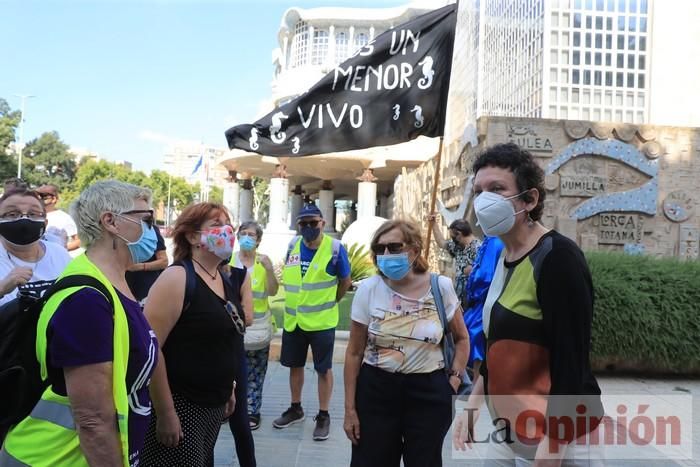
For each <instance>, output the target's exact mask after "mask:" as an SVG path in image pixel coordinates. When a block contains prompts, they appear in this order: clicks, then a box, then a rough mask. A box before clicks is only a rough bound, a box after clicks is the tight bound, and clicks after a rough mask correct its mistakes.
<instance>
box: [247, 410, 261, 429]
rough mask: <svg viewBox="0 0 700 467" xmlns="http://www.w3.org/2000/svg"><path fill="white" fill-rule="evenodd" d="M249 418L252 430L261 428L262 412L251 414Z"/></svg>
mask: <svg viewBox="0 0 700 467" xmlns="http://www.w3.org/2000/svg"><path fill="white" fill-rule="evenodd" d="M248 420H249V423H250V431H255V430H257V429H258V428H260V414H249V415H248Z"/></svg>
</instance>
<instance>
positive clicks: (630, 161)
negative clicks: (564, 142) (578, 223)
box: [545, 138, 659, 220]
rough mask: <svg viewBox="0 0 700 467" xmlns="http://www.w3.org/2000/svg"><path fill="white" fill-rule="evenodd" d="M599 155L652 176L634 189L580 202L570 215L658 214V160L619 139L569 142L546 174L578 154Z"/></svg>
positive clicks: (579, 216)
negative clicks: (650, 158) (609, 213)
mask: <svg viewBox="0 0 700 467" xmlns="http://www.w3.org/2000/svg"><path fill="white" fill-rule="evenodd" d="M588 155H592V156H600V157H607V158H609V159H613V160H616V161H620V162H622V163H624V164H626V165H628V166H630V167H634V168H635V169H637V170H639V171H640V172H642V173H644V174H646V175H648V176H650V177H651V180H649V181H648V182H647V183H646V184H644V185H642V186H641V187H639V188H635V189H634V190H629V191H623V192H620V193H610V194H607V195H600V196H596V197H595V198H591V199H589V200H587V201H585V202H583V203H582V204H580V205H579V206H578V207H577V208H576V209H575V210H574V211H573V212H572V213H571V217H572V218H574V219H577V220H581V219H586V218H588V217H591V216H594V215H596V214H600V213H601V212H641V213H644V214H649V215H652V216H653V215H655V214H656V200H657V198H658V195H659V184H658V180H657V177H658V174H659V165H658V161H656V160H649V159H647V158H646V157H644V154H642V153H641V152H640V151H639V150H638V149H637V148H636V147H634V146H633V145H631V144H627V143H624V142H622V141H618V140H599V139H596V138H583V139H580V140H578V141H575V142H573V143H571V144H570V145H568V146H567V147H566V148H564V150H563V151H562V152H561V153H560V154H559V155H558V156H557V157H556V158H554V160H552V162H550V164H549V165H548V166H547V169H546V170H545V173H546V174H547V175H551V174H553V173H554V172H555V171H557V170H559V169H560V168H561V166H563V165H564V164H566V163H567V162H569V161H570V160H572V159H575V158H576V157H579V156H588Z"/></svg>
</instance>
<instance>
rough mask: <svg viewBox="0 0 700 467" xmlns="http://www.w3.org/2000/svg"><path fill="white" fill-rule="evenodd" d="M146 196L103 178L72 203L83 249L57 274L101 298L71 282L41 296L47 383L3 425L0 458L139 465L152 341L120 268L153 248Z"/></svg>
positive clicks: (17, 462)
mask: <svg viewBox="0 0 700 467" xmlns="http://www.w3.org/2000/svg"><path fill="white" fill-rule="evenodd" d="M150 201H151V192H150V190H148V189H146V188H140V187H137V186H134V185H130V184H127V183H122V182H118V181H114V180H108V181H100V182H96V183H94V184H93V185H91V186H90V187H88V188H87V189H86V190H85V191H83V192H82V193H81V194H80V197H79V198H78V200H77V201H76V202H75V203H74V204H73V206H72V209H71V211H72V212H71V214H72V216H73V219H74V220H75V222H76V224H77V227H78V235H79V236H80V241H81V244H82V245H83V246H84V247H85V248H86V251H85V253H84V254H81V255H80V256H78V257H77V258H75V259H74V260H73V261H71V262H70V263H69V264H68V266H67V267H66V268H65V269H64V270H63V272H62V273H61V275H60V276H59V279H62V278H65V277H67V276H74V275H86V276H91V277H92V278H94V279H96V280H97V281H99V282H100V283H101V284H102V285H103V286H104V289H105V290H106V291H108V293H109V294H110V297H109V298H107V297H106V296H105V295H103V294H102V293H101V292H99V291H98V290H97V289H96V288H92V287H88V286H77V287H71V288H67V289H65V290H61V291H59V292H57V293H55V294H54V295H53V296H51V298H50V299H49V300H48V301H47V303H46V305H45V306H44V308H43V310H42V312H41V315H40V317H39V322H38V325H37V339H36V350H37V357H38V359H39V366H40V369H41V376H42V378H44V379H45V380H48V382H49V383H50V386H49V387H48V388H47V389H46V390H45V391H44V393H43V395H42V396H41V399H40V400H39V401H38V402H37V404H36V405H35V407H34V409H33V410H32V412H31V414H30V415H29V416H28V417H27V418H25V419H24V420H22V421H21V422H20V423H19V424H17V425H16V426H14V427H13V428H12V429H11V430H10V432H9V433H8V435H7V438H6V439H5V443H4V445H3V448H2V451H0V466H2V467H9V466H21V465H31V466H35V467H37V466H39V467H40V466H46V467H48V466H52V467H53V466H70V467H74V466H87V465H100V466H125V467H128V466H130V465H131V466H136V465H138V464H139V462H140V455H141V451H142V448H143V443H144V438H145V435H146V429H147V427H148V423H149V420H150V415H151V399H150V397H149V393H148V384H149V382H150V377H151V373H152V372H153V369H154V368H155V364H156V359H157V356H158V343H157V341H156V337H155V334H154V333H153V331H152V330H151V327H150V326H149V324H148V322H147V321H146V319H145V317H144V316H143V312H142V310H141V306H140V305H139V303H138V302H137V301H136V300H135V298H134V297H133V295H132V294H131V291H130V290H129V286H128V285H127V283H126V279H125V273H126V271H127V269H128V268H129V267H130V266H131V265H132V264H134V263H140V262H143V261H145V260H147V259H148V258H150V257H151V256H153V252H154V251H155V248H156V234H155V231H154V229H155V227H154V225H153V211H152V210H151V208H150ZM110 302H111V303H113V305H111V304H110Z"/></svg>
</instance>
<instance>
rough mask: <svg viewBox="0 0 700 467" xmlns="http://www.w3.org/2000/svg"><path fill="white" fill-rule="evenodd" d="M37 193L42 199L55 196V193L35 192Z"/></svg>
mask: <svg viewBox="0 0 700 467" xmlns="http://www.w3.org/2000/svg"><path fill="white" fill-rule="evenodd" d="M37 195H39V198H41V199H42V200H43V199H49V198H55V197H56V195H54V194H51V193H39V192H37Z"/></svg>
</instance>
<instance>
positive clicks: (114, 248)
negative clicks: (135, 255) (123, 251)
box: [112, 237, 117, 250]
mask: <svg viewBox="0 0 700 467" xmlns="http://www.w3.org/2000/svg"><path fill="white" fill-rule="evenodd" d="M112 249H113V250H116V249H117V239H116V238H114V237H112Z"/></svg>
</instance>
